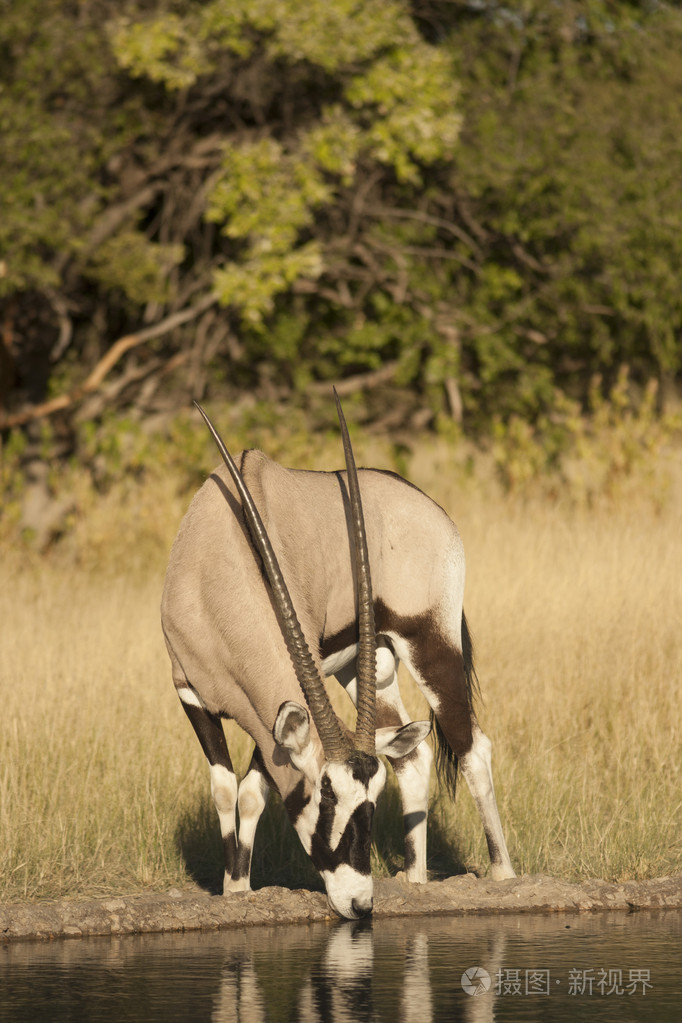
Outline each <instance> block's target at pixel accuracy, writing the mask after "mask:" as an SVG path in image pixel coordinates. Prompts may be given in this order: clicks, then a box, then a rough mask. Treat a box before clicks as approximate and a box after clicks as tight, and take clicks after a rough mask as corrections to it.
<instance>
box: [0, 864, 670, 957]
mask: <svg viewBox="0 0 682 1023" xmlns="http://www.w3.org/2000/svg"><path fill="white" fill-rule="evenodd" d="M680 908H682V875H679V876H675V877H663V878H657V879H656V880H653V881H626V882H623V883H622V884H610V883H607V882H605V881H599V880H593V881H583V882H582V883H580V884H570V883H568V882H566V881H557V880H555V879H554V878H551V877H545V876H542V875H526V876H525V877H519V878H515V879H513V880H510V881H498V882H495V881H490V880H487V879H485V878H484V879H479V878H476V877H474V875H473V874H465V875H462V876H457V877H451V878H447V879H446V880H444V881H430V882H429V883H428V884H425V885H408V884H406V883H405V882H403V881H401V880H399V879H398V878H391V879H390V880H377V881H376V882H375V896H374V916H375V918H381V917H389V916H393V917H395V916H418V915H423V914H427V915H445V914H451V915H461V914H465V913H524V912H525V913H587V912H597V911H602V910H621V911H623V910H625V911H633V910H640V909H680ZM331 918H332V914H331V913H330V910H329V907H328V905H327V899H326V897H325V896H324V895H323V894H322V893H320V892H309V891H290V890H289V889H287V888H262V889H261V890H260V891H257V892H247V893H244V894H239V895H230V896H228V897H227V898H223V897H222V896H211V895H207V894H205V893H203V892H196V891H193V892H184V891H178V890H176V889H174V890H172V891H170V892H168V894H166V895H158V894H155V895H148V896H144V895H142V896H130V897H125V898H107V899H93V900H88V901H75V900H74V901H71V900H64V901H61V902H39V903H30V904H27V903H8V904H5V905H0V942H7V941H17V940H30V939H44V940H45V939H48V940H49V939H52V938H74V937H76V938H80V937H86V936H91V935H107V934H151V933H163V932H170V931H195V930H221V929H223V928H234V927H249V926H257V925H259V924H260V925H262V924H270V925H272V924H276V923H308V922H312V921H324V920H329V919H331Z"/></svg>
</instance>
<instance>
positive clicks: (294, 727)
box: [272, 700, 319, 781]
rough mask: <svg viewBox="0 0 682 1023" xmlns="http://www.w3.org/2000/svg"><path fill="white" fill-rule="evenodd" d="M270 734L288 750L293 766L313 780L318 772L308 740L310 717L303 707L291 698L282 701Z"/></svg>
mask: <svg viewBox="0 0 682 1023" xmlns="http://www.w3.org/2000/svg"><path fill="white" fill-rule="evenodd" d="M272 735H273V738H274V740H275V742H276V743H277V745H278V746H282V748H283V749H285V750H287V751H288V753H289V758H290V760H291V762H292V764H293V765H294V767H295V768H297V770H299V771H302V772H303V774H305V776H306V778H308V780H309V781H314V779H315V777H316V776H317V774H318V773H319V772H318V771H317V765H316V762H315V755H314V749H313V745H312V743H311V741H310V718H309V716H308V711H307V710H306V709H305V707H302V706H301V705H300V703H294V702H293V701H292V700H287V701H286V703H283V704H282V706H281V707H280V708H279V710H278V712H277V718H276V719H275V724H274V725H273V729H272Z"/></svg>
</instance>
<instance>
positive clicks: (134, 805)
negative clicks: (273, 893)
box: [0, 439, 682, 900]
mask: <svg viewBox="0 0 682 1023" xmlns="http://www.w3.org/2000/svg"><path fill="white" fill-rule="evenodd" d="M358 447H359V454H360V457H359V460H361V461H362V462H364V463H365V464H368V463H371V462H374V463H375V464H384V465H385V464H386V462H385V460H384V461H383V463H382V459H384V458H385V451H383V450H382V449H381V447H380V446H379V447H377V445H376V444H373V443H372V442H369V441H366V442H365V443H364V445H363V442H362V439H360V440H359V441H358ZM330 450H331V449H330ZM325 458H328V460H327V462H326V464H327V465H331V464H333V465H336V464H337V462H338V451H337V450H336V448H334V452H333V454H330V452H326V453H325V452H318V453H317V454H316V461H317V464H318V465H319V464H325V462H324V459H325ZM449 458H450V455H449V453H448V450H447V447H446V446H445V445H443V444H440V445H422V446H418V447H417V448H416V450H415V453H414V456H413V458H412V460H411V462H410V464H409V466H408V471H409V474H410V476H411V478H412V479H413V480H414V481H415V482H416V483H417V484H419V485H421V486H423V487H424V488H425V489H426V490H427V492H429V493H430V494H431V495H432V496H434V497H435V498H436V499H437V500H439V501H440V503H442V504H443V505H444V507H446V509H447V510H448V511H449V513H450V514H451V515H452V517H453V518H454V519H455V521H456V522H457V523H458V525H459V527H460V532H461V533H462V536H463V539H464V543H465V548H466V551H467V562H468V578H467V590H466V602H465V603H466V609H467V617H468V619H469V622H470V624H471V626H472V630H473V633H474V639H475V641H476V650H477V666H478V671H479V676H480V680H481V689H482V695H483V704H482V707H481V709H480V715H479V716H480V719H481V721H482V724H483V726H484V728H485V730H486V731H487V733H488V734H489V735H490V737H491V738H492V740H493V744H494V763H493V768H494V773H495V779H496V789H497V797H498V803H499V806H500V812H501V815H502V819H503V824H504V827H505V831H506V834H507V839H508V844H509V847H510V853H511V856H512V860H513V862H514V863H515V866H516V869H517V871H518V872H537V871H541V872H546V873H551V874H554V875H556V876H561V877H565V878H579V877H585V876H601V877H607V878H615V879H619V878H625V877H639V878H644V877H651V876H657V875H661V874H665V873H669V872H673V871H676V870H679V869H680V863H681V860H682V842H681V832H680V805H681V804H680V800H681V796H680V793H681V791H682V786H681V784H680V782H681V771H682V756H681V753H682V749H681V747H682V744H681V742H680V720H681V718H682V715H681V713H680V710H681V701H680V686H681V678H682V663H681V657H680V650H681V643H680V633H681V628H680V625H681V615H680V609H681V607H682V603H681V599H680V598H681V597H682V582H681V580H682V512H681V506H680V502H679V501H678V500H677V499H676V496H675V489H674V488H673V490H672V491H671V492H670V493H669V494H668V497H667V500H666V501H665V502H661V501H658V500H655V499H651V497H652V495H651V494H639V495H638V494H637V490H636V488H630V489H629V490H628V493H627V496H626V497H622V498H621V499H619V500H618V499H612V500H609V501H608V502H605V503H604V504H603V505H600V504H599V503H598V504H597V506H596V507H592V508H589V507H586V506H584V505H581V504H576V503H575V502H572V501H568V500H566V501H563V500H562V496H561V494H558V495H557V494H556V493H555V494H554V495H553V496H552V498H551V499H550V498H547V497H543V496H541V495H537V496H535V497H533V496H529V495H528V493H526V494H524V495H523V496H522V495H516V496H514V495H511V496H510V495H504V494H502V493H501V492H500V491H499V490H497V489H496V488H495V487H494V486H492V484H490V483H482V482H481V481H480V479H477V478H476V477H475V476H474V478H473V479H467V478H466V477H465V474H463V473H462V472H458V471H451V466H450V465H449ZM206 468H208V465H207V466H206ZM679 475H680V476H682V474H679ZM678 483H679V480H678ZM186 503H187V497H186V495H185V494H180V493H179V492H178V486H177V482H176V481H174V480H172V479H169V480H167V481H166V482H165V483H164V484H160V483H159V481H158V480H156V481H155V482H154V483H153V484H148V485H147V484H144V483H140V485H139V487H136V488H135V487H134V488H131V487H127V489H126V491H125V494H124V493H122V492H117V491H116V488H114V489H113V490H112V491H111V492H110V493H109V495H108V497H106V498H102V499H100V500H98V501H94V500H93V501H91V502H90V504H88V505H87V509H88V510H87V514H84V515H83V516H82V517H81V519H80V520H79V521H78V522H76V523H75V525H74V528H73V530H72V533H71V535H70V537H69V538H67V540H66V541H65V542H63V543H62V545H61V547H59V548H56V549H55V550H54V551H53V552H52V553H51V554H49V555H46V556H43V557H41V558H35V557H31V556H29V555H28V554H26V553H25V552H24V553H21V552H18V551H17V550H14V551H13V550H11V549H9V548H6V549H3V550H2V552H0V558H1V562H0V564H1V573H2V580H1V581H2V586H1V587H0V685H1V692H2V714H1V715H0V833H1V835H2V842H1V843H0V898H2V899H3V900H7V899H20V898H32V899H33V898H47V897H55V896H66V895H85V894H88V895H93V894H98V893H109V892H112V891H116V892H132V891H139V890H141V889H163V888H168V887H169V886H171V885H176V886H182V885H184V884H187V883H188V882H189V881H191V880H199V881H201V882H202V883H209V884H210V883H214V884H218V885H219V883H220V863H219V859H220V852H219V842H218V841H217V820H215V821H214V814H213V810H212V807H211V805H210V800H209V795H208V779H207V772H206V769H205V765H204V762H203V758H202V756H201V752H200V749H199V745H198V743H197V742H196V740H195V738H194V736H193V734H192V733H191V730H190V728H189V725H188V724H187V722H186V720H185V717H184V714H183V713H182V710H181V708H180V706H179V703H178V701H177V699H176V698H175V696H174V694H173V690H172V685H171V681H170V672H169V666H168V663H167V657H166V652H165V649H164V646H163V641H162V637H161V632H160V627H159V615H158V605H159V598H160V592H161V586H162V580H163V569H164V563H165V558H166V555H167V550H168V547H169V545H170V542H171V539H172V535H173V533H174V530H175V529H176V528H177V525H178V524H179V520H180V517H181V514H182V510H183V508H184V506H185V505H186ZM403 681H404V685H405V691H406V701H407V703H408V706H409V707H410V708H411V709H412V710H413V711H414V713H415V715H416V714H421V713H422V710H423V705H422V703H421V697H420V696H419V694H418V693H417V691H416V690H415V688H414V686H413V685H412V683H411V682H410V680H409V679H407V678H405V679H404V680H403ZM230 729H231V741H232V743H233V747H234V748H236V758H235V759H236V762H237V763H238V764H240V765H241V766H242V768H243V766H244V764H245V760H246V757H247V756H248V752H249V744H248V742H247V741H246V740H245V739H244V738H243V737H241V736H237V734H236V730H234V729H233V728H232V726H230ZM434 795H435V787H434ZM431 816H432V820H431V835H432V841H431V849H432V855H431V866H432V867H433V868H435V869H438V870H452V869H455V868H456V867H457V866H458V865H459V866H466V867H469V868H473V869H485V867H486V864H487V854H486V851H485V843H484V840H483V836H482V831H481V827H480V823H479V821H478V819H477V816H476V812H475V809H474V808H473V804H472V802H471V799H470V798H469V795H468V793H467V792H466V790H465V787H464V786H461V788H460V793H459V795H458V799H457V805H456V807H453V806H452V804H451V803H450V802H449V800H448V799H447V798H446V797H444V796H443V797H438V796H436V797H435V800H434V808H433V811H432V815H431ZM282 827H283V828H284V837H282V834H281V829H282ZM376 830H377V841H376V855H375V866H376V868H377V870H379V871H382V870H388V871H390V870H394V869H396V867H397V866H398V865H399V857H400V848H401V837H400V830H401V824H400V820H399V814H398V808H397V801H396V796H395V791H394V790H392V789H391V790H390V791H389V792H388V795H387V797H386V803H385V806H384V808H383V809H382V811H381V813H380V814H379V815H378V827H377V829H376ZM259 841H260V845H261V850H260V851H259V852H257V859H256V863H255V866H254V872H255V879H256V882H259V881H260V882H261V883H263V882H265V881H267V880H269V881H270V883H272V881H273V880H277V881H278V882H282V881H284V882H287V881H289V882H290V883H298V882H299V881H300V879H301V877H303V879H304V880H305V879H308V875H307V874H305V871H306V869H307V868H306V867H305V866H301V867H300V869H299V868H296V869H298V870H299V873H296V869H295V870H294V872H293V874H292V873H291V871H289V873H287V868H286V866H284V865H283V863H284V861H285V860H287V859H288V858H289V856H290V855H291V850H292V849H294V848H295V839H294V838H293V837H292V833H291V832H290V830H287V826H286V825H284V822H283V815H282V811H281V808H277V807H276V806H275V808H274V809H272V810H271V811H270V813H269V815H267V816H266V819H265V821H264V823H263V825H262V826H261V828H260V830H259ZM301 871H302V872H303V873H301Z"/></svg>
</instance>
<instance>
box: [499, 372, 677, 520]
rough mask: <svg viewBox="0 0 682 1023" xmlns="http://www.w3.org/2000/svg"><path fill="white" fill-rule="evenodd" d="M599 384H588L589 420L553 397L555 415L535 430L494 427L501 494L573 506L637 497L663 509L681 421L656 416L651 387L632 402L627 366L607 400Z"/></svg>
mask: <svg viewBox="0 0 682 1023" xmlns="http://www.w3.org/2000/svg"><path fill="white" fill-rule="evenodd" d="M602 384H603V382H602V380H601V378H600V377H599V376H596V377H594V378H593V380H592V382H591V385H590V401H589V409H588V413H587V414H583V412H582V411H581V409H580V405H579V404H578V403H577V402H576V401H572V400H571V399H569V398H567V397H566V396H565V395H563V394H562V393H561V392H556V394H555V401H554V406H553V408H552V410H551V411H550V412H548V413H547V414H546V415H542V416H540V417H539V418H538V420H537V422H536V423H535V424H534V425H531V423H529V422H528V421H527V420H524V419H522V418H521V417H520V416H512V417H511V418H510V419H509V420H508V421H507V422H503V421H502V419H501V418H498V419H497V420H496V421H495V423H494V426H493V444H492V453H493V458H494V462H495V466H496V469H497V472H498V476H499V478H500V480H501V482H502V484H503V486H504V487H505V489H506V490H508V491H524V490H529V489H532V488H533V487H536V488H537V487H539V488H540V489H544V490H548V491H549V492H550V493H552V494H553V495H555V496H557V497H561V498H563V499H568V500H570V501H575V502H577V503H578V504H592V503H594V502H595V501H598V500H603V499H606V500H608V501H612V500H614V499H619V498H623V497H624V496H627V495H628V494H630V493H631V492H633V491H635V490H636V491H638V492H639V494H640V496H642V495H644V496H650V497H652V498H654V500H655V501H656V503H658V504H663V503H664V502H665V499H666V496H667V494H666V488H667V485H668V483H669V481H668V480H667V479H666V475H665V473H666V458H667V455H668V453H670V451H671V447H672V441H673V439H674V438H675V436H676V435H679V433H680V430H681V429H682V420H681V419H680V416H679V415H677V414H673V413H670V414H667V415H664V416H660V415H659V414H658V411H657V407H656V406H657V385H656V381H654V380H652V381H650V382H649V384H648V385H647V387H646V389H645V391H644V393H643V395H641V397H639V398H637V397H635V396H634V395H633V390H632V383H631V381H630V378H629V371H628V368H627V367H626V366H624V367H621V370H620V372H619V374H618V377H617V379H616V381H615V383H614V385H613V387H612V388H611V390H610V391H609V393H608V395H604V393H603V387H602ZM667 468H670V466H667Z"/></svg>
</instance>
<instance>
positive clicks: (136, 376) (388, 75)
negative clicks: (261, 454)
mask: <svg viewBox="0 0 682 1023" xmlns="http://www.w3.org/2000/svg"><path fill="white" fill-rule="evenodd" d="M681 55H682V14H681V13H680V11H679V9H678V8H677V7H674V6H672V5H661V4H653V5H641V4H638V3H630V2H628V0H617V2H614V3H608V4H607V3H591V2H589V3H588V2H587V0H561V2H559V3H555V4H551V5H547V4H546V3H544V2H541V0H510V2H509V3H506V4H505V5H503V6H499V5H496V4H492V3H490V4H488V3H483V4H477V5H470V4H466V5H463V4H450V5H443V4H439V3H434V4H431V3H427V4H426V5H425V6H424V5H421V6H418V8H415V7H414V5H411V4H408V3H406V2H405V0H391V2H387V0H362V2H360V3H358V2H352V0H331V2H330V0H311V2H310V3H308V4H305V5H304V4H301V3H299V2H298V0H257V2H255V3H254V2H247V0H235V2H233V3H229V4H226V3H224V0H209V2H199V0H174V2H173V3H172V4H170V5H169V4H167V3H162V2H161V0H151V2H148V0H144V2H143V0H128V2H126V4H125V5H120V4H118V3H115V2H114V0H82V2H81V3H79V4H77V5H73V4H70V3H68V2H67V0H49V2H45V3H40V4H39V3H38V0H26V3H24V4H22V5H19V4H12V5H10V6H9V8H8V11H7V12H6V16H5V17H4V18H3V20H2V24H0V57H2V60H0V127H1V128H2V131H3V141H4V143H5V144H4V145H3V147H2V149H1V150H0V203H1V204H2V207H3V217H2V218H1V220H0V300H3V301H4V303H5V306H4V310H3V321H2V323H3V327H2V329H3V339H6V340H5V341H4V344H5V348H6V352H7V355H5V353H4V352H3V353H0V355H1V356H2V358H1V359H0V366H2V369H3V373H4V365H5V363H8V365H9V372H8V373H7V377H6V380H7V381H9V383H6V381H5V379H3V380H2V381H0V401H2V402H3V405H4V406H5V407H6V408H7V409H8V410H9V411H10V412H12V411H15V410H17V409H18V408H20V407H21V406H22V405H23V404H32V403H38V402H40V401H41V400H42V399H45V398H46V397H48V396H53V395H56V394H60V393H63V391H64V390H67V391H68V390H69V389H70V387H71V386H73V383H74V381H77V380H82V379H84V378H85V377H86V376H87V374H88V373H89V372H90V370H92V368H93V367H94V365H96V364H97V362H98V360H101V359H102V357H103V356H105V355H106V353H107V351H108V350H109V348H110V347H111V345H112V344H113V343H114V342H115V341H116V340H117V339H118V338H119V337H121V336H124V335H130V334H136V333H138V332H139V331H140V330H141V329H143V328H144V327H147V326H150V325H151V326H154V325H155V324H165V323H169V324H171V325H173V327H174V329H173V330H172V331H171V327H170V326H169V327H168V330H167V332H166V333H163V334H162V335H161V336H160V337H157V338H156V339H155V341H154V346H153V349H152V350H150V349H148V348H146V347H143V348H140V349H136V350H135V351H134V352H132V353H130V354H129V355H128V356H127V357H126V358H125V359H122V360H121V361H119V362H118V363H116V367H115V369H113V370H112V371H111V372H110V375H109V378H108V380H107V381H106V386H105V387H103V393H102V400H101V403H100V410H99V411H97V412H96V413H94V414H96V415H97V417H99V416H100V415H101V412H102V410H103V409H105V408H106V406H107V404H108V403H109V404H111V405H112V406H118V407H119V408H123V409H125V408H126V407H130V406H131V405H134V404H135V403H136V402H137V401H138V400H139V401H140V402H141V411H142V413H144V411H145V409H146V405H145V403H146V402H149V401H150V399H149V395H153V396H154V399H153V401H156V400H157V399H158V402H159V405H163V404H164V402H165V403H166V404H168V402H169V400H172V401H174V402H175V403H176V404H181V405H182V404H184V403H185V401H186V399H187V397H188V395H189V394H190V393H192V394H194V393H197V392H200V391H202V390H208V391H209V392H210V391H211V390H213V391H214V393H215V392H218V390H219V389H220V393H221V395H222V393H223V392H224V390H225V388H227V390H228V391H229V393H230V394H233V395H237V394H241V393H242V392H243V391H244V390H245V389H247V390H248V389H253V390H256V391H257V392H258V393H259V394H260V395H261V396H262V395H263V394H271V393H273V392H272V389H273V387H274V388H280V389H282V390H283V391H288V392H289V393H291V392H292V391H293V392H297V394H298V395H299V396H305V395H306V394H307V392H308V389H309V385H310V383H311V382H314V381H320V380H328V379H329V380H331V379H338V378H339V377H340V376H351V375H354V374H360V373H365V372H372V371H375V370H380V369H383V368H384V367H385V366H386V365H387V364H389V365H390V366H391V367H393V370H394V374H393V377H392V379H391V382H390V383H391V385H392V386H393V387H397V388H400V389H403V390H408V391H409V399H408V400H407V401H405V402H404V407H405V408H406V409H411V410H414V409H415V408H417V407H418V408H419V415H420V416H421V418H420V420H419V421H420V422H422V423H424V422H427V421H429V422H431V423H432V424H437V425H441V426H443V428H444V429H446V430H449V429H450V427H451V424H447V423H446V422H445V420H446V417H448V416H450V415H451V413H452V412H453V411H456V416H459V411H458V410H459V406H460V405H461V409H462V413H463V422H462V426H463V429H464V430H465V431H466V432H468V433H470V434H474V435H478V436H482V437H485V436H487V435H488V434H489V433H490V431H491V429H492V428H493V424H496V425H495V426H494V429H495V431H496V436H497V435H499V432H500V431H502V432H503V433H508V434H509V435H510V436H512V435H515V436H516V435H518V440H519V443H521V434H523V433H524V432H525V433H526V434H528V435H529V436H534V435H535V434H536V433H537V431H538V430H539V429H540V427H541V424H543V423H546V422H549V421H550V420H552V418H553V417H555V416H556V415H557V414H558V413H557V409H558V408H559V405H560V403H561V401H566V402H568V403H569V405H570V403H571V402H576V403H578V406H579V407H580V411H581V412H585V411H587V410H589V408H590V400H591V399H590V381H591V380H592V378H593V377H594V375H595V373H598V374H601V376H602V377H603V380H604V389H605V391H606V392H608V391H609V390H610V389H611V388H612V387H613V385H614V383H615V379H616V374H617V372H618V367H620V366H622V365H628V366H629V367H630V373H631V378H632V381H633V382H634V383H635V384H636V385H637V386H638V387H639V388H641V389H644V388H646V384H647V381H648V380H649V379H651V378H653V379H656V380H657V381H658V382H659V392H658V404H659V407H660V408H662V407H663V406H664V405H665V403H666V402H667V401H668V400H669V398H670V396H671V394H673V393H674V389H675V386H676V382H677V381H678V379H679V374H680V371H681V370H682V340H681V338H682V298H681V297H680V296H681V292H680V289H679V287H678V281H677V268H678V267H679V265H680V264H681V263H682V240H681V239H682V203H681V201H680V192H679V184H678V177H679V174H678V170H677V169H678V168H679V166H680V163H681V162H682V148H681V147H682V142H681V141H680V140H682V114H681V113H680V108H679V103H678V102H677V97H678V96H679V95H680V93H681V92H682V56H681ZM211 296H214V297H215V299H216V301H217V302H218V303H219V304H220V306H221V307H222V309H221V311H220V312H219V313H218V314H216V311H215V309H207V310H206V312H205V315H203V316H201V317H200V318H192V316H191V315H190V317H188V318H183V316H184V313H185V312H186V311H187V310H188V309H189V310H190V313H191V309H192V306H195V305H197V303H202V305H201V308H202V309H204V308H205V303H207V301H208V300H210V298H211ZM177 312H180V313H181V317H180V319H181V322H180V323H179V324H178V323H177V320H176V318H175V316H174V314H175V313H177ZM136 360H138V361H136ZM145 360H147V362H146V366H147V369H145V365H144V361H145ZM171 360H172V361H171ZM169 365H170V366H177V365H182V366H184V367H189V371H188V372H187V373H184V372H182V373H180V374H176V375H174V376H173V375H171V374H169V373H167V367H168V366H169ZM117 378H118V379H117ZM153 378H155V379H156V382H157V386H156V387H154V386H152V385H153V384H154V379H153ZM119 383H120V387H119V386H118V384H119ZM453 395H457V399H456V401H455V402H454V405H453V404H452V402H453ZM386 400H387V399H386V398H385V397H383V396H382V395H381V394H377V397H376V401H374V399H373V395H372V396H370V398H369V400H368V403H367V408H366V414H367V415H368V416H369V417H372V416H374V415H381V408H382V406H383V404H384V403H385V402H386ZM153 401H152V405H153ZM451 405H452V407H451ZM571 407H572V406H571ZM560 414H561V415H563V413H560ZM68 415H69V413H67V414H65V419H66V418H68ZM429 417H430V419H429ZM455 428H456V429H459V426H456V427H455ZM64 429H65V430H66V431H67V432H69V431H70V436H71V439H72V440H73V441H74V442H76V439H77V436H78V429H77V428H76V426H75V424H74V423H73V421H71V422H69V423H68V424H67V427H65V428H64ZM550 433H551V431H550ZM551 447H552V445H551V444H550V445H549V448H551ZM551 457H553V456H551Z"/></svg>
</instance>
